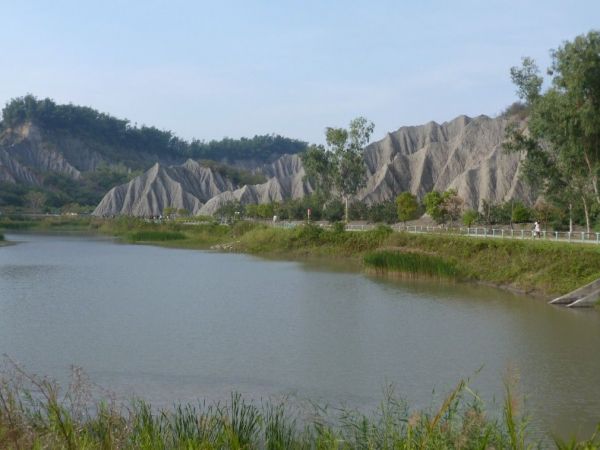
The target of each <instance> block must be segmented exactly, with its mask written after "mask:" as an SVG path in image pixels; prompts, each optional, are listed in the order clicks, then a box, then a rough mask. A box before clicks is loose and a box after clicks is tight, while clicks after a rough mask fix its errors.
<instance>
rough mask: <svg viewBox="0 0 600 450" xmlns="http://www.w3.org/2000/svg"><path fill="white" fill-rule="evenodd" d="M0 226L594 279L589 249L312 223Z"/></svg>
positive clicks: (465, 273)
mask: <svg viewBox="0 0 600 450" xmlns="http://www.w3.org/2000/svg"><path fill="white" fill-rule="evenodd" d="M2 229H10V230H25V229H29V230H43V231H46V230H57V231H60V230H82V231H92V232H100V233H104V234H111V235H114V236H118V237H120V238H122V239H123V240H125V241H127V242H133V243H148V244H154V245H163V246H169V247H177V248H190V249H211V248H212V249H215V250H228V251H235V252H245V253H252V254H257V255H277V256H280V257H284V258H302V257H308V256H322V257H329V258H350V259H352V260H353V261H355V262H356V261H360V262H362V263H363V264H364V267H365V268H366V269H367V270H368V271H369V272H372V273H376V274H379V275H389V276H400V277H425V278H434V279H446V280H457V281H471V282H480V283H487V284H492V285H496V286H500V287H503V288H509V289H514V290H518V291H522V292H526V293H529V294H536V295H541V296H544V297H551V296H556V295H560V294H564V293H567V292H570V291H572V290H573V289H576V288H577V287H579V286H582V285H584V284H586V283H589V282H591V281H593V280H595V279H597V278H600V247H597V246H595V245H591V244H590V245H584V244H574V243H571V244H570V243H560V242H544V241H532V240H512V239H482V238H472V237H465V236H455V235H442V234H439V235H438V234H412V233H403V232H400V233H398V232H393V231H392V230H391V228H389V227H386V226H380V227H378V228H376V229H374V230H371V231H362V232H349V231H344V230H343V227H342V226H341V225H338V226H334V227H333V228H332V229H323V228H321V227H318V226H316V225H313V224H306V225H302V226H296V227H293V228H279V227H272V226H266V225H264V224H260V223H255V222H247V221H238V222H236V223H234V224H232V225H222V224H218V223H216V222H214V221H212V220H211V219H208V218H202V217H199V218H192V219H190V218H187V219H183V220H180V221H168V222H163V223H152V222H147V221H144V220H141V219H136V218H131V217H122V218H117V219H98V218H90V217H72V218H71V217H46V218H43V219H35V220H33V219H30V218H28V219H21V220H17V219H6V218H4V219H3V220H2V221H0V231H1V230H2Z"/></svg>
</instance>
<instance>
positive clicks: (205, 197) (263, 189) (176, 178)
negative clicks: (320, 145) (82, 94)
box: [94, 116, 533, 216]
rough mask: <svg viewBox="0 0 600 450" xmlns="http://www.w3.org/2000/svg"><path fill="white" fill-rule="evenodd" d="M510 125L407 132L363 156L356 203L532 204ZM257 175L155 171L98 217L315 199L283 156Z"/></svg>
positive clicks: (465, 120) (467, 123) (106, 204)
mask: <svg viewBox="0 0 600 450" xmlns="http://www.w3.org/2000/svg"><path fill="white" fill-rule="evenodd" d="M507 123H508V121H507V120H506V119H503V118H496V119H492V118H489V117H486V116H479V117H476V118H469V117H466V116H460V117H457V118H456V119H454V120H452V121H450V122H444V123H443V124H437V123H435V122H429V123H427V124H425V125H421V126H414V127H402V128H400V129H399V130H398V131H396V132H394V133H388V134H387V135H386V136H385V138H383V139H382V140H380V141H377V142H374V143H372V144H371V145H369V146H368V147H367V148H366V149H365V165H366V170H367V174H368V181H367V186H366V188H365V189H363V190H362V191H361V192H360V193H359V195H358V197H359V199H361V200H364V201H365V202H367V203H369V204H371V203H377V202H381V201H384V200H390V199H393V198H395V197H396V196H397V195H398V194H399V193H400V192H404V191H411V192H413V193H414V194H416V195H417V196H418V197H419V198H422V197H423V195H425V194H426V193H427V192H430V191H432V190H438V191H444V190H446V189H450V188H452V189H456V190H457V191H458V194H459V195H460V196H461V197H462V198H463V199H464V200H465V203H466V205H467V206H469V207H472V208H479V207H480V206H481V204H482V202H483V200H489V201H491V202H501V201H505V200H508V199H511V198H518V199H521V200H524V201H526V202H531V201H532V200H533V197H532V194H531V192H530V190H529V189H528V188H527V187H526V185H525V184H523V183H522V182H521V181H520V180H519V178H518V168H519V155H517V154H507V153H506V152H505V151H504V150H503V148H502V142H503V139H504V130H505V127H506V125H507ZM255 170H257V171H259V172H262V173H263V174H265V175H266V176H267V177H268V181H267V182H266V183H262V184H256V185H244V186H234V185H233V183H231V182H229V181H228V180H226V179H224V178H223V177H219V176H217V174H215V173H214V172H213V171H211V169H208V168H203V167H201V166H200V165H199V164H198V163H195V162H193V161H191V160H190V161H188V162H186V163H185V164H184V165H183V166H172V167H163V166H159V165H156V166H154V167H153V168H152V169H150V170H149V171H148V172H146V173H145V174H144V175H142V176H140V177H138V178H136V179H134V180H132V181H131V182H129V183H127V184H125V185H122V186H119V187H117V188H114V189H112V190H111V191H110V192H109V193H108V194H106V196H105V197H104V199H103V200H102V202H101V203H100V204H99V205H98V207H97V208H96V210H95V211H94V214H96V215H114V214H132V215H142V216H155V215H160V214H162V211H163V209H164V208H165V207H175V208H185V209H187V210H189V211H191V212H193V213H194V214H196V213H197V214H203V215H209V214H214V213H215V212H216V211H217V210H218V209H219V208H220V207H221V206H223V205H224V204H225V203H227V202H229V201H236V202H240V203H241V204H252V203H269V202H281V201H283V200H286V199H294V198H301V197H303V196H304V195H306V194H309V193H310V192H312V188H311V187H310V185H308V184H307V183H306V182H305V181H304V179H303V178H304V169H303V167H302V162H301V159H300V157H298V156H297V155H284V156H282V157H281V158H279V159H277V160H276V161H275V162H274V163H272V164H266V165H263V166H262V167H259V168H256V169H255Z"/></svg>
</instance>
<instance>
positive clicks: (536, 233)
mask: <svg viewBox="0 0 600 450" xmlns="http://www.w3.org/2000/svg"><path fill="white" fill-rule="evenodd" d="M533 232H534V236H533V237H534V238H541V237H542V236H541V230H540V223H539V222H538V221H537V220H536V221H535V223H534V224H533Z"/></svg>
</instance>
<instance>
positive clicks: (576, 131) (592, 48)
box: [505, 31, 600, 231]
mask: <svg viewBox="0 0 600 450" xmlns="http://www.w3.org/2000/svg"><path fill="white" fill-rule="evenodd" d="M548 74H549V75H550V76H551V80H550V86H549V88H548V89H547V90H546V91H545V92H541V86H542V79H541V77H540V75H539V71H538V68H537V66H536V65H535V62H534V61H533V60H532V59H530V58H524V59H523V63H522V66H521V67H520V68H517V67H513V68H512V69H511V76H512V80H513V82H514V83H515V85H516V86H517V94H518V95H519V96H520V97H521V98H522V99H523V100H525V101H526V102H527V105H528V107H529V110H530V115H529V120H528V121H527V122H526V124H521V125H520V126H516V125H515V126H512V127H510V128H509V129H508V133H507V137H508V139H507V142H506V145H505V147H506V148H507V149H509V150H513V151H520V152H522V153H523V154H524V155H525V161H524V164H523V169H522V175H523V176H524V178H525V179H526V180H528V181H529V182H530V183H531V184H532V185H533V186H535V187H538V188H540V190H541V192H542V193H543V194H544V196H545V197H546V198H547V199H548V200H549V201H551V202H553V203H554V204H556V205H557V206H562V207H563V208H564V207H565V206H568V207H569V208H570V207H571V206H572V205H573V204H581V205H582V207H583V210H584V215H585V219H586V225H587V228H588V231H589V229H590V212H591V210H592V203H595V205H596V207H598V206H600V192H599V186H598V184H599V182H598V178H599V176H600V32H599V31H590V32H589V33H587V34H585V35H581V36H577V37H576V38H575V39H574V40H573V41H572V42H565V43H564V44H563V45H562V46H561V47H559V48H558V49H557V50H554V51H552V64H551V67H550V68H549V70H548Z"/></svg>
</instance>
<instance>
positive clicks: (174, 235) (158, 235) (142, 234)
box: [126, 230, 186, 242]
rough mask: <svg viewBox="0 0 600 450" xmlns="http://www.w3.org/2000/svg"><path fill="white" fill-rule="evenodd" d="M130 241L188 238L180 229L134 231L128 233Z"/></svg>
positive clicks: (160, 240) (127, 237) (127, 236)
mask: <svg viewBox="0 0 600 450" xmlns="http://www.w3.org/2000/svg"><path fill="white" fill-rule="evenodd" d="M126 239H127V240H128V241H129V242H164V241H178V240H182V239H186V235H185V234H183V233H181V232H179V231H151V230H148V231H134V232H132V233H129V234H127V235H126Z"/></svg>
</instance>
